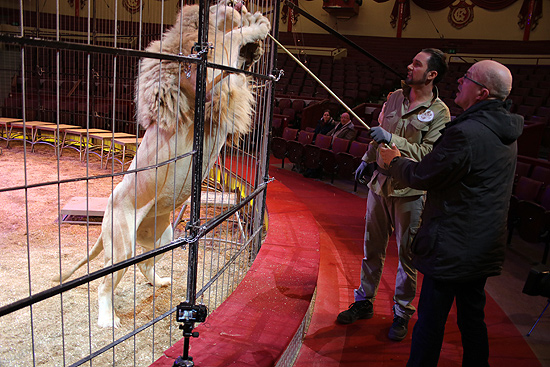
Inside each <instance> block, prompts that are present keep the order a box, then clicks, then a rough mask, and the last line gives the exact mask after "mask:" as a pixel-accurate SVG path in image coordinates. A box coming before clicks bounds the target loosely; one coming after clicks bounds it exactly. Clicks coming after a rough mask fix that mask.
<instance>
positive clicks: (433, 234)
mask: <svg viewBox="0 0 550 367" xmlns="http://www.w3.org/2000/svg"><path fill="white" fill-rule="evenodd" d="M438 228H439V222H437V221H434V222H431V223H430V224H426V225H423V226H421V227H420V228H419V229H418V231H417V233H416V234H415V235H414V237H412V238H413V239H412V242H411V246H410V247H411V252H412V253H413V255H414V256H420V257H424V256H428V255H429V254H430V253H431V252H432V251H433V249H434V247H435V243H436V240H437V231H438ZM411 231H412V229H411ZM411 234H412V232H411Z"/></svg>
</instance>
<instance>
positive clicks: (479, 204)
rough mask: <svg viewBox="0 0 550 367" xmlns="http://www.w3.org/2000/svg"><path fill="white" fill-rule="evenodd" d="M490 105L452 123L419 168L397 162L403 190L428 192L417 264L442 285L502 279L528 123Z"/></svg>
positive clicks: (498, 104) (505, 107)
mask: <svg viewBox="0 0 550 367" xmlns="http://www.w3.org/2000/svg"><path fill="white" fill-rule="evenodd" d="M509 106H510V103H507V102H503V101H498V100H486V101H483V102H480V103H477V104H475V105H473V106H471V107H470V108H469V109H467V110H466V111H464V113H462V114H461V115H460V116H458V117H457V118H455V119H454V120H453V121H451V122H449V123H448V124H447V125H446V127H445V128H444V129H443V130H442V135H441V137H440V138H439V139H438V140H437V141H436V143H435V144H434V148H433V151H432V152H431V153H430V154H428V155H426V156H425V157H424V158H423V159H422V161H421V162H414V161H412V160H409V159H406V158H399V159H396V160H394V161H393V163H392V164H391V166H390V174H391V175H392V176H393V177H394V178H396V179H397V180H398V181H399V182H400V183H402V184H405V185H407V186H410V187H413V188H416V189H422V190H427V199H426V206H425V209H424V212H423V214H422V221H421V226H420V228H419V229H418V233H417V234H416V236H415V239H414V241H413V243H412V244H411V250H412V252H413V264H414V265H415V267H416V268H417V269H418V270H420V271H421V272H422V273H423V274H425V275H428V276H431V277H433V278H434V279H438V280H443V281H453V282H454V281H457V282H459V281H469V280H472V279H477V278H481V277H487V276H492V275H498V274H500V272H501V269H502V263H503V261H504V252H505V238H506V219H507V215H508V205H509V202H510V195H511V192H512V183H513V177H514V170H515V167H516V159H517V143H516V140H517V138H518V137H519V136H520V135H521V132H522V130H523V117H521V116H519V115H515V114H511V113H510V112H509Z"/></svg>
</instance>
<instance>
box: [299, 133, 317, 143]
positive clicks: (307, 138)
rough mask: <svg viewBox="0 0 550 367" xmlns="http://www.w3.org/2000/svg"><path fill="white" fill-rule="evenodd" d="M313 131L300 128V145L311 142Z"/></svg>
mask: <svg viewBox="0 0 550 367" xmlns="http://www.w3.org/2000/svg"><path fill="white" fill-rule="evenodd" d="M313 135H314V133H313V132H310V131H305V130H302V131H300V132H299V133H298V142H300V143H301V144H302V145H306V144H311V143H312V142H313Z"/></svg>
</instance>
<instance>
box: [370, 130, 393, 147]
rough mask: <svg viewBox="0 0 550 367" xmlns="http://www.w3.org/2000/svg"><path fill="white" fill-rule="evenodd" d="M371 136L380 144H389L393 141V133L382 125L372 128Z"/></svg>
mask: <svg viewBox="0 0 550 367" xmlns="http://www.w3.org/2000/svg"><path fill="white" fill-rule="evenodd" d="M369 133H370V136H371V138H373V139H374V141H375V142H377V143H378V144H382V143H386V144H389V143H390V142H391V134H390V133H389V132H387V131H386V130H384V129H383V128H381V127H380V126H375V127H373V128H371V129H370V131H369Z"/></svg>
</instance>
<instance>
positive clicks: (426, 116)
mask: <svg viewBox="0 0 550 367" xmlns="http://www.w3.org/2000/svg"><path fill="white" fill-rule="evenodd" d="M433 119H434V113H433V111H432V110H426V111H424V112H422V113H421V114H420V115H418V120H420V121H422V122H428V121H432V120H433Z"/></svg>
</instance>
